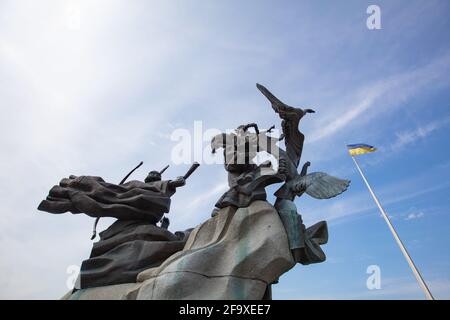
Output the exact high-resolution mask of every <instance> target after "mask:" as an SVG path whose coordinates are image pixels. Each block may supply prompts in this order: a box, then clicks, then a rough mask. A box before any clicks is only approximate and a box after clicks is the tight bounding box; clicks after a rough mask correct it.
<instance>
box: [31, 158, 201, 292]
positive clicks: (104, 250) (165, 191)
mask: <svg viewBox="0 0 450 320" xmlns="http://www.w3.org/2000/svg"><path fill="white" fill-rule="evenodd" d="M140 165H141V164H139V165H138V166H137V167H136V168H135V169H137V168H138V167H139V166H140ZM198 166H199V164H198V163H194V164H193V165H192V166H191V168H190V169H189V171H188V172H187V173H186V174H185V175H184V176H183V177H178V178H176V179H175V180H162V173H163V172H164V171H165V170H166V169H167V168H168V166H167V167H165V168H164V169H163V170H161V171H151V172H150V173H149V174H148V175H147V177H146V178H145V180H144V182H142V181H138V180H133V181H129V182H125V180H126V178H128V176H129V175H130V174H131V173H132V172H133V171H134V170H135V169H133V170H132V171H131V172H130V173H129V174H128V175H127V176H126V177H125V178H124V179H123V180H122V181H121V183H120V184H119V185H116V184H112V183H107V182H105V181H104V180H103V179H102V178H100V177H93V176H80V177H76V176H70V177H69V178H68V179H62V180H61V182H60V184H59V185H58V186H54V187H53V188H52V189H51V190H50V192H49V195H48V196H47V198H46V199H45V200H43V201H42V202H41V204H40V205H39V207H38V209H39V210H42V211H47V212H50V213H64V212H71V213H75V214H77V213H85V214H87V215H89V216H91V217H95V218H97V219H96V223H97V222H98V219H99V218H100V217H113V218H117V221H115V222H114V223H113V224H112V225H111V226H109V227H108V228H107V229H106V230H105V231H103V232H101V233H100V241H98V242H96V243H94V245H93V248H92V251H91V255H90V257H89V259H87V260H85V261H83V263H82V265H81V270H80V283H79V285H80V288H89V287H97V286H105V285H111V284H120V283H129V282H135V281H136V276H137V274H138V273H139V272H141V271H142V270H144V269H146V268H149V267H152V266H153V267H155V266H158V265H160V264H161V263H162V262H163V261H165V259H166V258H167V257H169V256H170V255H172V254H173V253H175V252H177V251H180V250H181V249H183V246H184V244H185V242H186V240H187V237H188V235H189V232H190V230H191V229H188V230H185V231H181V232H176V233H175V234H173V233H171V232H170V231H168V230H167V228H168V226H169V219H168V218H167V217H164V214H165V213H168V212H169V210H170V203H171V199H170V198H171V197H172V195H173V194H174V193H175V192H176V190H177V188H179V187H181V186H184V185H185V183H186V179H187V178H188V177H189V176H190V175H191V174H192V173H193V172H194V171H195V170H196V169H197V168H198ZM158 222H160V223H161V225H160V226H157V223H158ZM95 225H96V224H95ZM94 230H95V227H94ZM94 236H95V233H94ZM80 288H77V289H80Z"/></svg>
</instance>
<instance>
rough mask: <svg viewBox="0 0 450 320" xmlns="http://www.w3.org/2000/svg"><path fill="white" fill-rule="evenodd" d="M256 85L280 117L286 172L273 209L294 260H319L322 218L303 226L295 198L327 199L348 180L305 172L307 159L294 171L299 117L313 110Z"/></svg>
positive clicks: (299, 152) (321, 255)
mask: <svg viewBox="0 0 450 320" xmlns="http://www.w3.org/2000/svg"><path fill="white" fill-rule="evenodd" d="M256 86H257V88H258V89H259V90H260V91H261V92H262V93H263V94H264V96H265V97H266V98H267V99H268V100H269V101H270V102H271V104H272V108H273V109H274V111H275V112H276V113H277V114H278V115H279V116H280V118H281V119H282V123H281V125H282V128H283V136H284V138H285V144H286V151H284V150H282V149H280V150H279V151H278V152H279V169H278V170H279V172H280V173H283V174H284V175H285V182H284V184H283V185H282V186H281V187H280V188H279V189H278V190H277V191H276V192H275V196H276V197H277V199H276V201H275V208H276V209H277V210H278V212H279V214H280V217H281V220H282V221H283V224H284V226H285V229H286V232H287V234H288V238H289V244H290V247H291V250H292V254H293V256H294V259H295V261H297V262H300V263H302V264H309V263H316V262H322V261H324V260H325V254H324V253H323V251H322V250H321V249H320V245H321V244H325V243H326V242H327V241H328V231H327V225H326V222H325V221H321V222H319V223H317V224H315V225H313V226H312V227H310V228H308V229H306V228H305V225H304V224H303V222H302V217H301V215H300V214H298V212H297V207H296V205H295V203H294V200H295V197H300V196H302V195H303V194H304V193H306V194H308V195H310V196H311V197H314V198H316V199H329V198H332V197H335V196H337V195H339V194H341V193H342V192H344V191H345V190H347V188H348V186H349V184H350V181H349V180H342V179H338V178H335V177H332V176H330V175H328V174H326V173H323V172H315V173H311V174H307V169H308V167H309V166H310V165H311V164H310V162H309V161H308V162H306V163H305V165H304V166H303V168H302V171H301V173H300V174H299V173H298V171H297V167H298V165H299V163H300V159H301V156H302V151H303V143H304V140H305V136H304V135H303V133H301V132H300V130H299V129H298V126H299V122H300V120H301V119H302V118H303V117H304V116H305V115H306V114H308V113H315V111H314V110H312V109H301V108H294V107H291V106H288V105H286V104H285V103H283V102H281V101H280V100H279V99H278V98H277V97H275V96H274V95H273V94H272V93H271V92H270V91H269V90H267V88H265V87H264V86H262V85H260V84H256Z"/></svg>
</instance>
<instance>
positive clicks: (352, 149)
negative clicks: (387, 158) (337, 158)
mask: <svg viewBox="0 0 450 320" xmlns="http://www.w3.org/2000/svg"><path fill="white" fill-rule="evenodd" d="M347 148H348V153H350V155H351V156H357V155H360V154H365V153H369V152H374V151H376V150H377V148H374V147H372V146H369V145H368V144H364V143H357V144H348V145H347Z"/></svg>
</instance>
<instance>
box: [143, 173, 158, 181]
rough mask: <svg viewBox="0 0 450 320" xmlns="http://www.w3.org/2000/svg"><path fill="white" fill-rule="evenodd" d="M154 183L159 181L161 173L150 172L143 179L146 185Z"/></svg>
mask: <svg viewBox="0 0 450 320" xmlns="http://www.w3.org/2000/svg"><path fill="white" fill-rule="evenodd" d="M155 181H161V173H159V172H158V171H150V172H149V173H148V175H147V177H146V178H145V180H144V182H145V183H148V182H155Z"/></svg>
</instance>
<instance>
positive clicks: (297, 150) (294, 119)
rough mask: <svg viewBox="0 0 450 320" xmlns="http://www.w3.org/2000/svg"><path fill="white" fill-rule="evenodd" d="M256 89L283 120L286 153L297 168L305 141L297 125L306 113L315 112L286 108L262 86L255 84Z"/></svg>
mask: <svg viewBox="0 0 450 320" xmlns="http://www.w3.org/2000/svg"><path fill="white" fill-rule="evenodd" d="M256 87H257V88H258V90H259V91H261V93H262V94H263V95H264V96H265V97H266V98H267V99H268V100H269V101H270V103H271V104H272V108H273V110H274V111H275V112H276V113H278V115H279V116H280V118H281V119H282V120H283V121H282V122H281V127H282V129H283V135H284V138H285V143H286V152H287V154H288V156H289V158H290V159H291V161H292V162H293V163H294V164H295V165H296V166H298V164H299V162H300V158H301V155H302V150H303V142H304V141H305V136H304V135H303V133H301V132H300V131H299V130H298V124H299V122H300V120H301V119H302V118H303V117H304V116H305V115H306V114H307V113H315V111H314V110H312V109H301V108H295V107H291V106H288V105H287V104H285V103H284V102H282V101H280V100H279V99H278V98H277V97H275V96H274V95H273V94H272V93H271V92H270V91H269V90H267V88H266V87H264V86H263V85H260V84H259V83H257V84H256Z"/></svg>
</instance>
